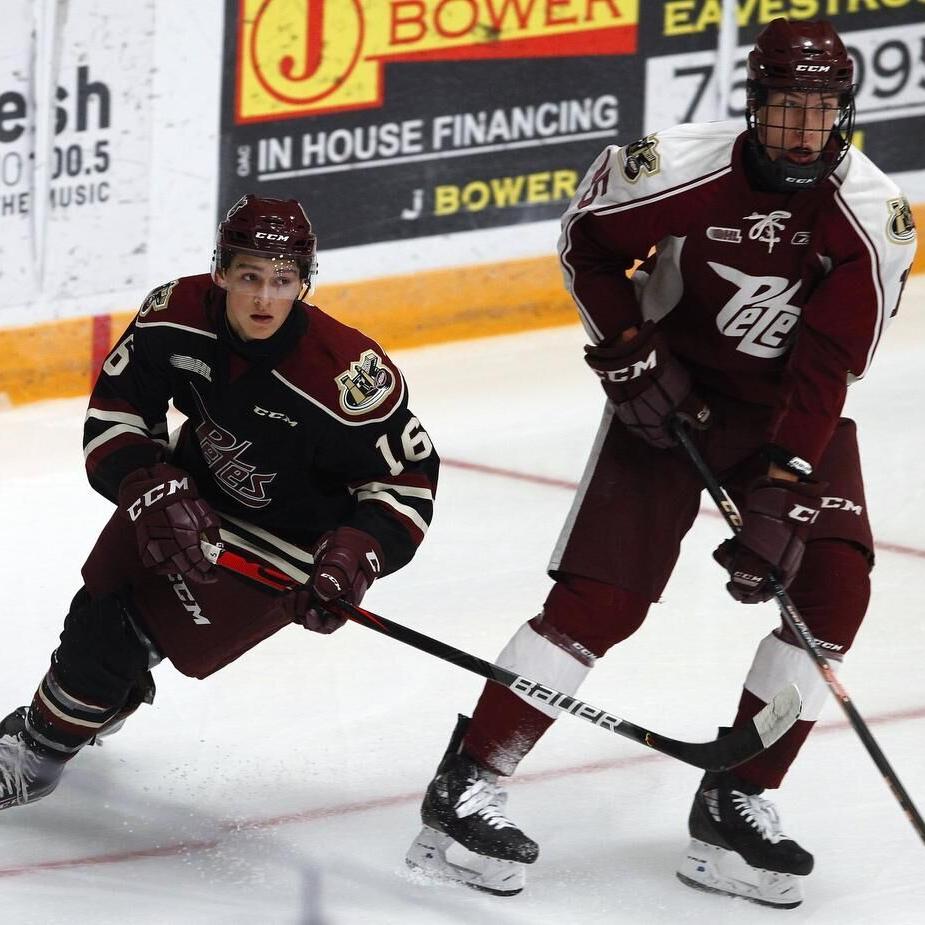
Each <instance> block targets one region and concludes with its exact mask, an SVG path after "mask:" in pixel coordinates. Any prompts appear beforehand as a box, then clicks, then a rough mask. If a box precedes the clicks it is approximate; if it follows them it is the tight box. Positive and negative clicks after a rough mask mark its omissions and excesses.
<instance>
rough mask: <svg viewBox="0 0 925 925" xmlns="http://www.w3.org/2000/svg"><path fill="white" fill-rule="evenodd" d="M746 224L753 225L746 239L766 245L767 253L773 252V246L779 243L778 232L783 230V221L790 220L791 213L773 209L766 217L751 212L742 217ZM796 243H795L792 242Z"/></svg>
mask: <svg viewBox="0 0 925 925" xmlns="http://www.w3.org/2000/svg"><path fill="white" fill-rule="evenodd" d="M742 217H743V218H744V219H745V221H747V222H754V223H755V224H754V225H752V227H751V228H750V229H749V230H748V237H749V240H751V241H761V242H762V243H763V244H767V245H768V253H769V254H770V253H771V251H772V250H774V245H775V244H778V243H780V234H779V232H781V231H783V230H784V222H783V219H785V218H790V217H791V213H790V212H785V211H784V210H783V209H775V210H774V211H773V212H769V213H768V214H767V215H762V214H761V213H760V212H752V214H751V215H743V216H742ZM793 243H796V242H793Z"/></svg>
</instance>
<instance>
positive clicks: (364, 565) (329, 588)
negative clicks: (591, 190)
mask: <svg viewBox="0 0 925 925" xmlns="http://www.w3.org/2000/svg"><path fill="white" fill-rule="evenodd" d="M312 557H313V558H314V560H315V565H314V571H313V573H312V578H311V581H310V582H309V583H308V584H307V585H306V586H305V587H304V588H300V589H299V590H298V591H296V592H295V601H294V607H295V617H294V619H295V622H296V623H300V624H301V625H302V626H304V627H305V628H306V629H309V630H312V631H313V632H315V633H333V632H334V630H336V629H340V628H341V627H342V626H343V625H344V624H345V623H346V622H347V618H346V617H345V616H343V615H342V614H340V613H338V612H337V611H336V609H334V608H332V609H328V608H327V607H325V606H324V605H325V604H326V603H327V602H328V601H336V600H337V599H338V598H343V599H344V600H345V601H349V602H350V603H351V604H359V603H360V602H361V601H362V600H363V595H364V594H366V592H367V590H368V589H369V586H370V585H371V584H372V583H373V582H374V581H375V580H376V578H377V577H378V576H379V574H380V572H381V571H382V547H380V545H379V543H378V542H376V540H375V539H373V537H371V536H370V535H369V534H368V533H363V531H362V530H354V529H353V527H338V528H337V529H336V530H333V531H329V532H328V533H325V534H324V536H322V537H321V539H320V540H318V542H317V543H316V544H315V548H314V549H313V550H312Z"/></svg>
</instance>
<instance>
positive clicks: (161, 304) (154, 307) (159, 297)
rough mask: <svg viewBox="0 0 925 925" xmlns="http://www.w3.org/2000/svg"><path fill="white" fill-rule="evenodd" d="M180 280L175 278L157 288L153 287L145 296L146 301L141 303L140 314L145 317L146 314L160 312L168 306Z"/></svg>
mask: <svg viewBox="0 0 925 925" xmlns="http://www.w3.org/2000/svg"><path fill="white" fill-rule="evenodd" d="M178 282H179V280H177V279H174V280H171V281H170V282H169V283H164V285H163V286H158V287H157V288H155V289H152V290H151V291H150V292H149V293H148V294H147V296H146V297H145V300H144V302H142V303H141V309H140V310H139V312H138V314H139V315H141V317H142V318H144V317H145V315H149V314H150V313H151V312H159V311H163V310H164V309H165V308H167V303H168V302H169V301H170V295H171V293H172V292H173V290H174V288H175V287H176V285H177V283H178Z"/></svg>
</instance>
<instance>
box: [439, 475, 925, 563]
mask: <svg viewBox="0 0 925 925" xmlns="http://www.w3.org/2000/svg"><path fill="white" fill-rule="evenodd" d="M440 464H441V465H442V466H448V467H449V468H451V469H467V470H469V471H470V472H480V473H482V474H483V475H497V476H501V477H502V478H506V479H515V480H516V481H518V482H530V483H532V484H533V485H551V486H553V487H554V488H568V489H569V490H570V491H574V490H575V489H576V488H578V483H577V482H571V481H568V480H567V479H556V478H551V477H550V476H546V475H534V474H533V473H530V472H518V471H517V470H516V469H503V468H501V467H499V466H486V465H483V464H482V463H473V462H465V461H463V460H460V459H441V460H440ZM701 513H702V514H706V515H707V516H709V517H719V516H720V515H719V512H718V511H711V510H705V511H701ZM876 549H877V552H895V553H897V554H899V555H901V556H914V557H915V558H917V559H925V549H917V548H916V547H914V546H903V545H902V544H900V543H884V542H882V541H880V540H877V541H876Z"/></svg>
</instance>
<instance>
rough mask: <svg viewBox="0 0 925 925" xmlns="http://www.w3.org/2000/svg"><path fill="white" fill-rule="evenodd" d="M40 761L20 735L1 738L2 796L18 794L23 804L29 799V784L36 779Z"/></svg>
mask: <svg viewBox="0 0 925 925" xmlns="http://www.w3.org/2000/svg"><path fill="white" fill-rule="evenodd" d="M37 765H38V761H37V759H36V757H35V755H33V754H32V752H31V751H30V750H29V749H28V748H26V746H25V745H23V743H22V742H21V741H20V739H19V737H18V736H14V735H5V736H3V737H2V738H0V797H10V796H14V795H15V796H16V798H17V802H18V803H20V804H22V803H25V802H26V801H27V800H28V797H29V785H30V784H31V783H32V781H33V780H35V774H36V769H37Z"/></svg>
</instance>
